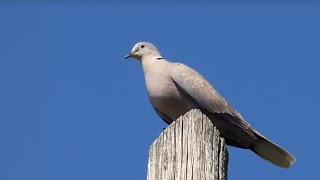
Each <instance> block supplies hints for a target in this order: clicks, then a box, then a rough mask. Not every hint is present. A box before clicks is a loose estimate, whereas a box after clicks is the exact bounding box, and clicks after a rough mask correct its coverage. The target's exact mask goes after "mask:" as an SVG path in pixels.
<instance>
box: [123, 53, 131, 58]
mask: <svg viewBox="0 0 320 180" xmlns="http://www.w3.org/2000/svg"><path fill="white" fill-rule="evenodd" d="M131 57H132V53H129V54H128V55H126V56H125V57H124V59H128V58H131Z"/></svg>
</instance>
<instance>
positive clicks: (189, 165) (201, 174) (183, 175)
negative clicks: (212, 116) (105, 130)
mask: <svg viewBox="0 0 320 180" xmlns="http://www.w3.org/2000/svg"><path fill="white" fill-rule="evenodd" d="M227 168H228V151H227V148H226V144H225V141H224V139H223V138H221V137H220V133H219V131H218V130H217V129H216V128H215V127H214V126H213V124H212V123H211V121H210V120H209V119H208V118H207V117H206V116H205V115H204V114H202V113H201V111H200V110H191V111H189V112H187V113H186V114H185V115H184V116H181V117H180V118H178V119H177V120H176V121H175V122H173V123H171V124H170V125H169V127H168V128H166V129H165V130H164V131H163V132H162V133H161V135H160V136H159V137H158V138H157V139H156V140H155V141H154V142H153V144H152V145H151V147H150V151H149V162H148V180H226V179H227Z"/></svg>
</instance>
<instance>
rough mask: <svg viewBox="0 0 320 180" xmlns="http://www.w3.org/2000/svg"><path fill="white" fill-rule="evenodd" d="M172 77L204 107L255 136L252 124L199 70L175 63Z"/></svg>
mask: <svg viewBox="0 0 320 180" xmlns="http://www.w3.org/2000/svg"><path fill="white" fill-rule="evenodd" d="M171 77H172V79H173V81H174V82H175V83H176V85H177V86H178V87H179V88H181V89H182V91H183V92H185V93H186V94H188V95H190V96H191V97H192V98H193V99H194V100H195V102H196V103H197V104H198V105H199V106H200V107H201V108H202V109H205V110H207V111H208V112H210V113H214V114H217V115H218V116H220V117H222V119H224V120H226V121H227V123H231V124H232V125H234V126H236V127H239V128H241V129H242V130H243V131H244V132H246V134H247V135H249V136H251V137H253V138H255V135H254V133H253V129H251V127H250V125H249V124H248V123H247V122H246V121H245V120H244V119H243V118H242V116H241V115H240V114H239V113H238V112H237V111H236V110H235V109H234V108H233V107H232V106H231V105H229V104H228V103H227V102H226V100H225V99H224V98H223V97H222V96H221V95H220V94H219V93H218V92H217V91H216V90H215V89H214V88H213V87H212V86H211V85H210V84H209V82H208V81H207V80H206V79H205V78H204V77H202V76H201V75H200V74H199V73H198V72H196V71H195V70H193V69H191V68H190V67H188V66H186V65H184V64H180V63H174V68H173V69H172V71H171Z"/></svg>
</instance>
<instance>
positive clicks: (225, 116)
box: [125, 42, 296, 168]
mask: <svg viewBox="0 0 320 180" xmlns="http://www.w3.org/2000/svg"><path fill="white" fill-rule="evenodd" d="M130 57H132V58H135V59H137V60H139V61H140V62H141V63H142V66H143V71H144V76H145V81H146V86H147V90H148V95H149V99H150V102H151V104H152V106H153V108H154V110H155V111H156V112H157V113H158V115H159V116H160V117H161V118H162V119H163V120H164V121H165V122H166V123H168V124H170V123H172V122H173V121H174V120H176V119H177V118H178V117H180V116H181V115H184V114H185V113H186V112H188V111H190V110H191V109H200V110H201V111H202V112H203V113H204V114H206V115H207V116H208V118H209V119H210V120H211V121H212V123H213V124H214V125H215V126H216V127H217V128H218V129H219V131H220V133H221V136H222V137H224V138H225V140H226V143H227V144H228V145H231V146H235V147H239V148H244V149H251V150H252V151H253V152H255V153H256V154H257V155H259V156H260V157H262V158H263V159H266V160H268V161H270V162H271V163H273V164H275V165H277V166H280V167H282V168H289V167H290V165H291V164H293V163H294V162H295V161H296V160H295V158H294V157H293V156H292V155H291V154H290V153H289V152H287V151H286V150H284V149H283V148H281V147H280V146H278V145H276V144H275V143H273V142H271V141H270V140H268V139H267V138H266V137H264V136H263V135H261V134H260V133H259V132H258V131H257V130H255V129H254V128H253V127H251V126H250V124H249V123H247V122H246V121H245V120H244V118H243V117H242V116H241V115H240V114H239V113H238V112H237V111H236V110H235V109H234V108H233V107H232V106H231V105H230V104H229V103H227V102H226V100H225V99H224V98H223V97H222V96H221V95H220V94H219V93H218V92H217V91H216V90H215V89H214V88H213V87H212V86H211V85H210V84H209V82H208V81H207V80H206V79H205V78H204V77H203V76H201V75H200V74H199V73H198V72H196V71H195V70H193V69H192V68H190V67H188V66H186V65H184V64H181V63H172V62H169V61H167V60H165V59H163V58H162V56H161V55H160V53H159V51H158V50H157V48H156V47H155V46H154V45H153V44H151V43H148V42H139V43H137V44H136V45H134V47H133V48H132V50H131V53H129V54H128V55H127V56H126V57H125V58H126V59H127V58H130Z"/></svg>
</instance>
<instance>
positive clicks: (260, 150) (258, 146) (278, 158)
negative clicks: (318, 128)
mask: <svg viewBox="0 0 320 180" xmlns="http://www.w3.org/2000/svg"><path fill="white" fill-rule="evenodd" d="M258 135H259V136H260V138H259V139H258V140H257V141H256V143H255V144H254V146H253V148H251V150H252V151H253V152H255V153H256V154H257V155H259V156H260V157H262V158H263V159H265V160H267V161H270V162H271V163H273V164H275V165H277V166H279V167H282V168H289V167H290V166H291V164H293V163H294V162H295V161H296V159H295V158H294V157H293V156H292V155H291V154H290V153H289V152H287V151H286V150H284V149H282V148H281V147H280V146H278V145H277V144H275V143H273V142H271V141H269V140H268V139H266V138H265V137H263V136H262V135H260V134H258Z"/></svg>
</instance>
